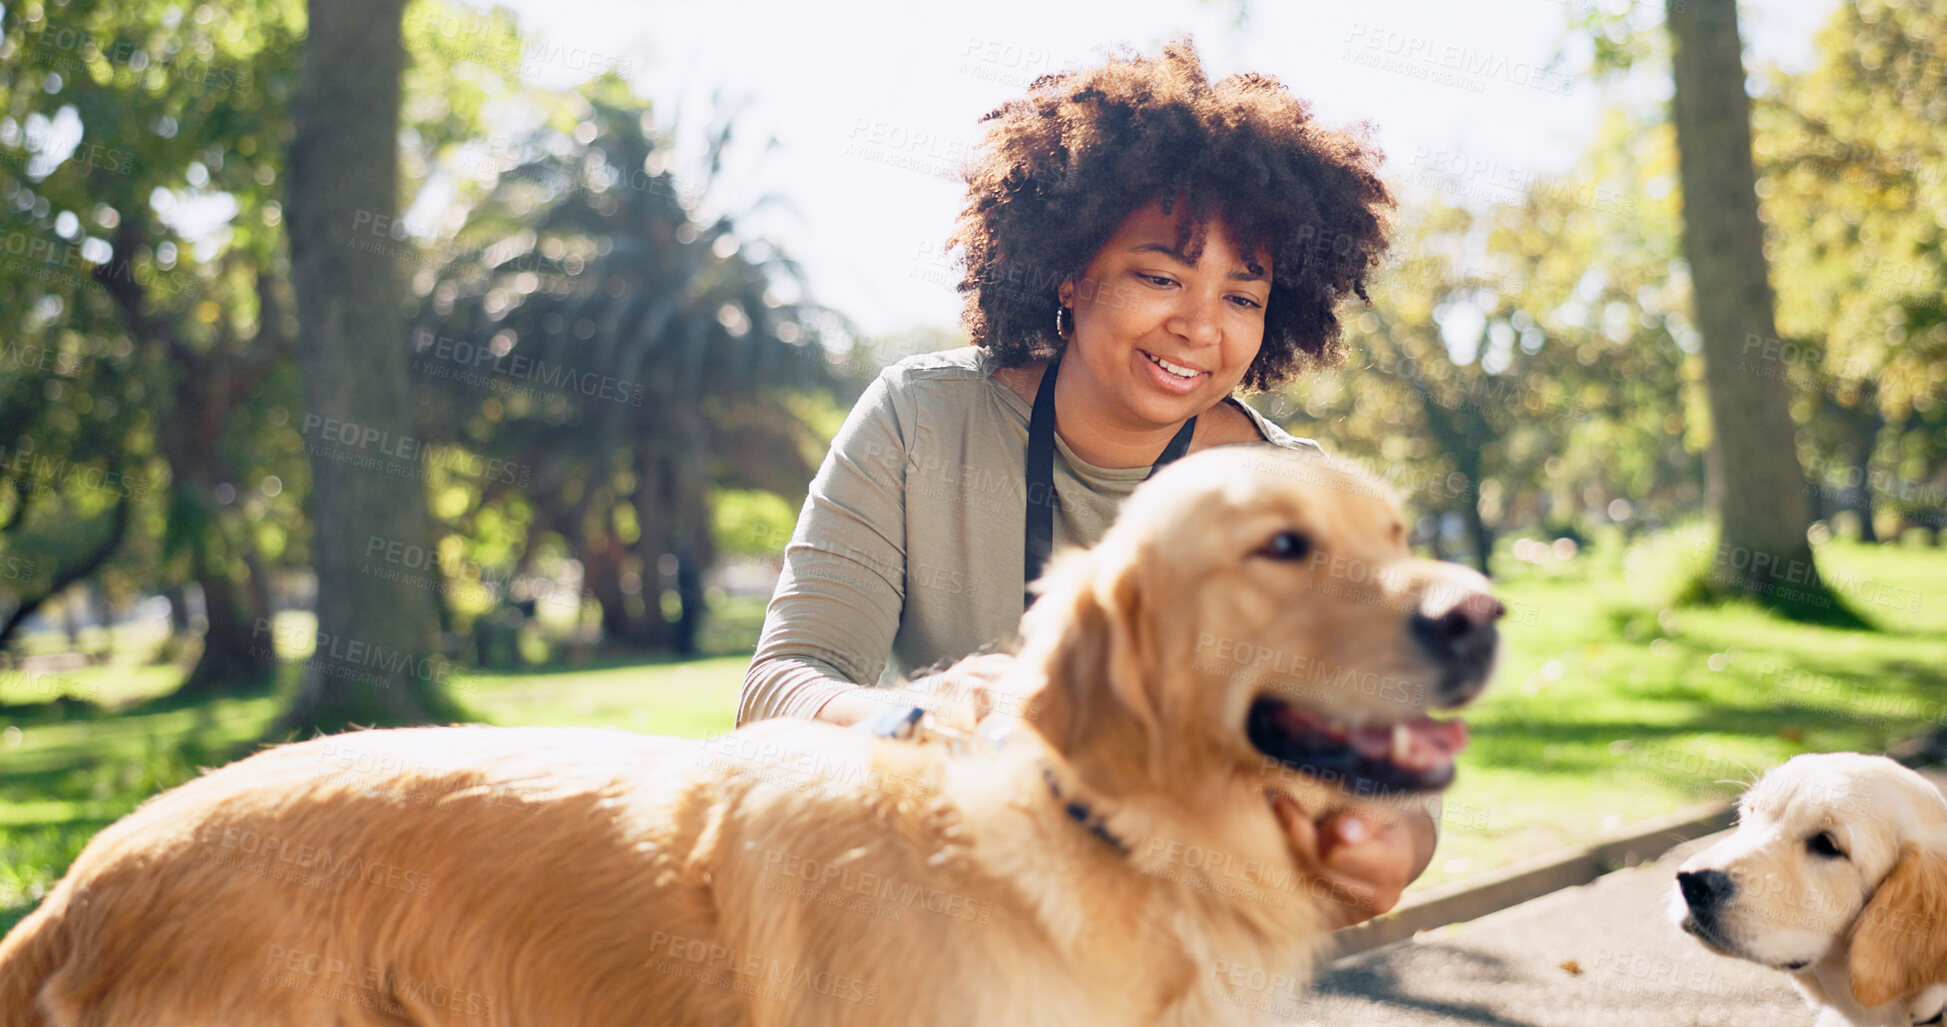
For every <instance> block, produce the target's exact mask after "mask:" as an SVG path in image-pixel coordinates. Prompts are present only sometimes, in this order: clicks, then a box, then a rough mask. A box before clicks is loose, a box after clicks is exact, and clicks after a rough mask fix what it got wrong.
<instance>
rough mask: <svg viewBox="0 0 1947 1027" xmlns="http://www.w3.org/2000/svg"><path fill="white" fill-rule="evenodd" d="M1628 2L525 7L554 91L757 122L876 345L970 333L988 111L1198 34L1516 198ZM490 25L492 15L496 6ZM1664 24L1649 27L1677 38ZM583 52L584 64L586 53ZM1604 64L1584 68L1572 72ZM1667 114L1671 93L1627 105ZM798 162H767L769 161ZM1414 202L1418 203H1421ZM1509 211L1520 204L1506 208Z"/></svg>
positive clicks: (1793, 0)
mask: <svg viewBox="0 0 1947 1027" xmlns="http://www.w3.org/2000/svg"><path fill="white" fill-rule="evenodd" d="M1627 2H1628V0H1331V2H1325V0H1253V2H1252V3H1251V5H1250V8H1251V9H1250V16H1249V20H1248V21H1247V22H1246V23H1245V24H1244V25H1243V27H1241V28H1240V27H1239V26H1238V24H1237V20H1236V7H1235V6H1234V5H1233V4H1231V3H1227V2H1224V0H1215V2H1208V3H1202V2H1197V0H1116V2H1108V0H986V2H984V3H979V4H941V3H932V2H928V0H844V2H827V3H817V2H807V0H651V2H642V0H501V5H502V6H506V7H508V8H510V9H512V10H513V11H514V12H515V13H516V15H517V16H518V18H519V19H520V21H521V24H522V26H523V28H524V30H525V31H526V32H528V33H529V34H530V36H538V37H539V38H540V39H542V40H544V41H545V42H546V44H547V46H546V48H545V49H541V50H534V51H531V59H530V61H529V63H528V64H527V66H526V71H527V72H528V74H529V78H530V80H532V81H534V82H536V83H538V84H543V85H551V86H559V85H567V84H572V83H573V82H575V81H578V80H580V79H583V78H586V77H587V76H588V73H589V69H590V68H591V65H593V64H596V63H603V62H602V61H595V60H591V56H590V55H591V54H599V55H603V56H604V57H605V58H612V59H613V60H615V61H617V62H626V64H627V69H628V73H629V75H630V78H631V80H632V81H633V82H634V83H635V84H636V85H637V87H638V89H639V91H641V92H642V93H643V94H645V95H647V96H649V97H651V98H652V99H653V100H654V101H655V102H656V104H657V106H658V118H659V119H661V120H663V121H664V122H665V124H667V122H668V121H669V119H670V118H671V117H672V115H675V114H677V113H680V115H681V118H682V120H683V122H684V123H685V129H686V131H685V133H684V134H685V136H686V137H690V138H688V139H686V141H685V143H686V145H688V146H690V147H691V152H696V150H695V147H696V145H697V144H695V143H694V141H693V139H694V134H695V131H696V130H697V129H700V128H701V127H702V123H703V122H705V121H706V120H708V118H709V116H710V110H711V104H712V99H711V98H712V95H713V94H715V93H719V92H720V95H721V96H722V97H724V99H725V100H727V101H731V102H740V103H741V104H742V106H741V109H740V110H739V111H738V114H737V120H736V124H737V127H738V138H740V139H741V140H743V141H744V143H745V144H746V145H745V146H743V147H742V148H741V152H733V154H732V156H731V159H730V164H731V165H732V167H733V169H734V170H735V171H736V175H735V177H734V178H732V179H730V180H729V181H728V182H727V183H726V185H728V186H729V188H728V189H727V190H726V192H725V194H724V195H723V196H720V197H718V199H720V200H723V201H725V204H726V205H727V206H729V207H730V208H731V209H732V210H735V209H737V208H739V207H741V206H745V205H747V204H748V203H749V202H750V201H752V200H754V199H755V198H756V197H758V196H760V195H764V194H767V193H768V194H777V195H780V196H782V197H783V198H784V200H785V201H786V207H787V208H788V212H787V211H779V210H773V211H769V212H766V213H763V214H761V215H760V216H758V217H754V218H751V219H748V220H746V221H744V222H743V230H744V232H745V234H746V235H763V236H766V237H768V238H771V239H774V240H777V241H778V242H779V243H780V244H781V245H782V246H783V247H784V248H785V249H786V251H787V252H789V253H790V254H791V255H792V256H793V257H794V258H796V259H797V260H798V261H799V263H801V264H802V265H804V266H805V268H806V269H807V272H808V275H809V278H810V280H811V288H812V292H813V295H814V296H815V298H817V299H818V300H819V301H821V302H823V303H825V304H826V305H828V306H831V307H833V308H836V309H838V310H840V311H842V312H843V313H845V314H846V315H848V316H850V317H851V318H852V319H853V320H854V322H855V323H856V324H857V325H858V326H859V327H860V328H861V330H863V331H864V332H865V333H866V334H867V335H876V334H881V333H887V332H891V331H896V330H900V329H903V328H908V327H913V326H920V325H932V326H937V327H941V328H951V327H953V326H954V325H955V323H956V321H957V318H958V312H959V300H958V297H957V296H956V295H955V294H954V292H953V288H952V283H953V280H954V275H953V274H952V272H951V269H950V268H949V266H948V265H947V262H946V259H945V258H944V257H942V256H940V255H939V250H940V246H941V243H942V241H943V240H944V238H945V236H946V233H947V231H948V230H949V228H950V226H951V224H952V221H953V218H954V215H955V214H956V212H957V211H958V209H959V204H960V200H961V197H962V195H963V194H964V186H963V185H961V184H960V183H959V182H958V180H957V178H956V176H955V174H954V169H955V167H956V165H957V164H958V162H959V161H961V160H962V159H963V158H964V157H965V156H966V153H967V150H968V148H969V147H971V146H973V145H974V143H975V142H976V141H977V140H978V139H979V138H980V126H979V125H978V123H977V122H978V119H979V117H980V115H981V114H983V113H985V112H986V111H988V110H990V109H992V108H993V107H995V106H997V105H998V104H1000V103H1001V102H1003V101H1006V100H1008V99H1010V98H1013V97H1015V96H1018V95H1021V93H1022V92H1023V91H1024V89H1025V86H1026V84H1027V83H1028V81H1030V80H1031V79H1033V78H1034V77H1035V76H1036V75H1039V74H1042V73H1045V72H1049V71H1058V70H1061V69H1062V68H1064V67H1069V66H1075V65H1086V64H1091V63H1095V62H1096V61H1097V60H1098V59H1099V57H1100V55H1102V54H1104V53H1106V52H1108V51H1109V50H1110V49H1113V48H1115V47H1118V46H1123V45H1129V46H1134V47H1136V48H1137V49H1139V50H1142V51H1145V52H1154V51H1155V50H1156V49H1157V47H1158V46H1159V45H1160V44H1161V42H1162V41H1164V40H1166V39H1167V38H1169V37H1170V36H1172V35H1174V34H1176V33H1179V32H1183V31H1188V32H1191V33H1193V34H1194V36H1195V38H1196V41H1197V44H1198V48H1199V50H1200V51H1201V53H1202V54H1203V58H1204V63H1205V66H1206V70H1208V71H1209V72H1211V73H1212V75H1213V77H1216V76H1221V75H1223V74H1228V73H1230V72H1233V71H1241V70H1253V71H1260V72H1265V73H1269V74H1272V75H1276V76H1277V77H1278V78H1280V79H1282V80H1283V81H1284V82H1285V84H1286V85H1287V86H1289V87H1290V88H1291V90H1292V91H1293V92H1294V93H1295V94H1296V95H1298V96H1301V97H1305V98H1307V99H1309V100H1311V101H1312V103H1313V109H1314V111H1315V112H1316V113H1317V115H1318V116H1319V117H1320V118H1321V119H1322V120H1323V121H1324V122H1326V123H1327V124H1333V125H1346V124H1350V123H1352V122H1356V121H1362V120H1363V121H1370V122H1371V123H1372V124H1373V125H1374V127H1375V129H1376V131H1377V137H1378V139H1379V141H1380V143H1381V145H1382V147H1383V148H1384V149H1385V151H1386V154H1387V161H1386V170H1385V174H1387V175H1388V177H1389V178H1390V179H1392V180H1395V181H1398V180H1402V179H1408V178H1410V177H1411V176H1413V175H1414V174H1415V173H1416V172H1419V171H1422V170H1425V169H1427V168H1432V167H1440V168H1444V169H1446V170H1448V171H1455V172H1457V171H1460V169H1462V168H1468V169H1473V170H1472V172H1471V173H1468V174H1465V175H1463V181H1465V182H1467V183H1468V186H1469V192H1470V193H1471V194H1472V195H1474V196H1475V197H1476V198H1481V197H1486V198H1490V199H1491V198H1494V197H1495V194H1496V190H1497V188H1500V187H1497V186H1496V185H1495V184H1494V183H1496V182H1503V183H1505V182H1508V181H1518V180H1520V179H1521V178H1525V177H1526V176H1527V175H1531V174H1552V173H1555V172H1558V171H1560V170H1562V169H1564V168H1566V167H1567V166H1568V164H1569V163H1570V162H1571V161H1572V160H1573V159H1574V157H1575V156H1576V154H1577V153H1578V152H1579V151H1580V150H1581V149H1582V148H1583V147H1584V146H1586V145H1587V144H1588V143H1589V142H1590V141H1591V139H1592V138H1593V131H1594V124H1595V116H1596V112H1597V110H1598V109H1599V107H1600V105H1601V102H1602V90H1601V88H1600V87H1598V86H1597V85H1595V84H1594V83H1593V82H1591V81H1588V80H1577V79H1573V78H1570V77H1567V76H1566V75H1565V74H1562V73H1557V72H1552V71H1547V70H1545V69H1546V68H1547V67H1548V65H1549V64H1550V62H1551V60H1552V59H1553V58H1554V56H1555V54H1556V52H1557V51H1558V50H1559V49H1560V48H1561V47H1562V45H1563V41H1564V39H1565V37H1566V36H1567V33H1566V31H1565V29H1566V26H1567V25H1568V23H1569V21H1570V20H1571V18H1573V17H1575V16H1577V15H1579V14H1581V13H1583V12H1585V11H1586V10H1587V9H1588V8H1589V7H1590V6H1591V5H1599V6H1601V7H1603V8H1604V9H1616V8H1620V7H1621V6H1623V5H1624V4H1626V3H1627ZM480 6H482V7H484V6H487V4H486V3H485V0H480ZM1836 6H1837V4H1836V2H1835V0H1744V2H1743V3H1742V4H1741V5H1740V9H1741V20H1742V30H1743V34H1744V38H1745V41H1746V46H1747V49H1748V54H1749V55H1748V57H1747V67H1750V68H1752V69H1753V70H1755V69H1757V68H1760V67H1763V66H1765V65H1768V64H1774V63H1775V64H1779V65H1782V66H1784V67H1786V68H1790V69H1798V68H1803V67H1804V66H1806V65H1807V64H1808V63H1809V60H1810V56H1811V42H1812V36H1813V33H1814V32H1815V31H1816V30H1817V28H1818V27H1819V26H1820V25H1821V24H1823V23H1824V21H1825V19H1826V17H1827V16H1828V15H1829V14H1830V13H1831V11H1832V10H1834V9H1835V8H1836ZM1660 7H1661V4H1660V3H1658V4H1652V5H1651V7H1650V8H1649V9H1647V10H1643V11H1638V12H1637V14H1638V15H1639V16H1640V18H1641V20H1642V21H1643V22H1644V23H1645V24H1649V25H1656V24H1657V22H1658V19H1659V18H1660V15H1659V14H1658V11H1659V10H1660ZM577 51H581V52H580V53H578V52H577ZM1584 64H1585V57H1584V52H1582V51H1575V50H1571V51H1570V53H1569V55H1568V56H1567V59H1566V60H1565V61H1564V62H1563V64H1562V66H1561V67H1563V68H1564V69H1565V70H1567V71H1573V70H1575V69H1578V68H1580V67H1582V66H1583V65H1584ZM1615 88H1624V89H1628V90H1631V91H1632V95H1642V96H1652V95H1657V93H1656V92H1655V91H1658V90H1666V89H1667V85H1665V84H1664V83H1662V82H1660V81H1657V80H1654V79H1652V78H1650V77H1648V76H1639V77H1638V79H1637V80H1635V81H1633V82H1631V83H1629V84H1627V85H1624V86H1620V87H1615ZM773 136H774V137H775V138H776V139H777V142H778V146H777V147H776V148H775V149H772V150H770V151H769V152H764V151H763V149H762V146H761V144H762V142H763V141H764V140H765V139H766V138H769V137H773ZM1408 191H1409V192H1410V190H1408ZM1502 191H1505V190H1504V189H1503V190H1502Z"/></svg>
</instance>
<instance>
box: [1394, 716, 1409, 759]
mask: <svg viewBox="0 0 1947 1027" xmlns="http://www.w3.org/2000/svg"><path fill="white" fill-rule="evenodd" d="M1412 755H1413V732H1411V731H1408V730H1407V729H1406V725H1405V724H1394V725H1393V762H1394V763H1405V762H1406V761H1407V758H1408V757H1410V756H1412Z"/></svg>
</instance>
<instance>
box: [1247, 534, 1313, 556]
mask: <svg viewBox="0 0 1947 1027" xmlns="http://www.w3.org/2000/svg"><path fill="white" fill-rule="evenodd" d="M1258 555H1260V556H1268V557H1270V558H1271V559H1273V560H1303V559H1304V558H1305V557H1307V556H1310V555H1312V540H1311V539H1309V538H1307V537H1306V536H1305V535H1304V533H1303V532H1297V531H1281V532H1278V533H1277V534H1276V535H1273V536H1271V540H1270V541H1269V542H1266V543H1265V544H1264V548H1263V549H1260V550H1258Z"/></svg>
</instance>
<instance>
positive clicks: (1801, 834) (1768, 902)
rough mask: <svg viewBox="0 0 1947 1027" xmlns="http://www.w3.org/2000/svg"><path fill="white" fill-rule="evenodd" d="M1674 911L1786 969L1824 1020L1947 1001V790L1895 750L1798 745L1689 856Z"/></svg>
mask: <svg viewBox="0 0 1947 1027" xmlns="http://www.w3.org/2000/svg"><path fill="white" fill-rule="evenodd" d="M1672 911H1673V914H1674V916H1675V917H1676V919H1677V922H1678V924H1679V926H1681V927H1682V928H1683V929H1684V930H1685V931H1687V932H1689V933H1690V934H1691V935H1693V936H1695V937H1696V939H1697V940H1698V941H1700V942H1702V943H1703V944H1704V945H1705V946H1707V947H1708V948H1710V949H1712V950H1714V951H1716V952H1718V953H1721V954H1723V955H1727V956H1735V957H1737V958H1739V959H1748V960H1750V961H1752V962H1754V963H1759V964H1761V965H1764V966H1769V967H1773V968H1775V969H1778V970H1783V971H1785V972H1787V973H1789V974H1791V976H1792V981H1793V983H1795V984H1796V985H1797V986H1798V990H1799V991H1800V993H1802V994H1803V995H1804V996H1805V998H1806V1000H1807V1001H1809V1002H1810V1003H1812V1004H1813V1005H1814V1006H1816V1007H1818V1008H1819V1010H1820V1012H1819V1017H1818V1027H1846V1025H1850V1027H1880V1025H1886V1027H1909V1025H1911V1024H1920V1023H1929V1024H1937V1023H1940V1022H1941V1021H1942V1010H1943V1009H1947V799H1943V798H1942V797H1941V794H1940V791H1939V790H1938V789H1936V788H1935V787H1934V786H1933V785H1931V784H1929V783H1927V780H1926V779H1925V778H1923V777H1921V776H1920V775H1919V774H1916V773H1914V772H1913V771H1911V770H1908V769H1906V768H1905V767H1902V766H1900V765H1899V764H1898V763H1895V762H1893V761H1892V760H1890V759H1887V758H1886V757H1884V756H1861V755H1859V754H1858V753H1850V752H1839V753H1828V754H1823V755H1805V756H1794V757H1792V758H1791V759H1790V760H1787V761H1786V762H1785V763H1784V764H1783V765H1782V766H1780V767H1778V768H1777V769H1775V770H1773V771H1771V772H1770V773H1768V774H1766V775H1765V776H1764V778H1763V779H1762V780H1760V781H1759V782H1758V783H1757V784H1756V785H1755V786H1753V787H1752V788H1751V790H1750V791H1748V792H1746V793H1745V794H1744V796H1743V798H1741V799H1740V800H1739V801H1738V824H1737V828H1736V830H1734V831H1732V832H1731V834H1730V835H1729V836H1728V837H1726V838H1725V839H1724V840H1723V841H1720V842H1718V843H1717V844H1716V845H1713V846H1712V847H1710V848H1709V849H1707V850H1705V851H1703V852H1701V853H1698V854H1697V855H1695V856H1693V857H1691V858H1690V859H1688V860H1686V861H1685V862H1684V864H1683V866H1682V867H1681V868H1679V870H1678V872H1677V892H1676V895H1675V896H1674V901H1673V903H1672Z"/></svg>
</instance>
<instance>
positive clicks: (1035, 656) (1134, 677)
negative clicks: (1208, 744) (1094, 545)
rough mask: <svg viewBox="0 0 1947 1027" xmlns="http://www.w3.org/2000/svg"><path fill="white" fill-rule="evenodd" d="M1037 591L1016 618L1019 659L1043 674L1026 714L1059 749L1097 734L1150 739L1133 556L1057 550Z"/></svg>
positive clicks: (1151, 709)
mask: <svg viewBox="0 0 1947 1027" xmlns="http://www.w3.org/2000/svg"><path fill="white" fill-rule="evenodd" d="M1040 592H1041V596H1040V598H1039V599H1036V600H1035V603H1034V606H1033V607H1032V608H1031V609H1029V611H1028V615H1027V617H1026V619H1025V620H1024V621H1023V623H1022V634H1023V639H1022V650H1021V657H1022V659H1024V660H1029V661H1032V662H1034V663H1036V664H1037V665H1038V666H1039V668H1040V669H1041V670H1042V672H1043V674H1044V675H1045V677H1046V682H1045V684H1044V685H1043V686H1042V689H1041V691H1040V692H1039V693H1038V694H1037V695H1036V696H1035V697H1034V698H1033V699H1032V700H1031V702H1030V704H1029V714H1028V719H1029V720H1030V721H1032V722H1033V723H1034V724H1035V726H1036V727H1037V728H1039V729H1040V731H1041V734H1042V736H1043V737H1045V738H1046V739H1047V740H1048V741H1049V743H1050V744H1052V745H1054V747H1055V748H1056V749H1057V750H1059V751H1061V752H1063V753H1071V752H1074V751H1075V750H1076V749H1078V748H1079V747H1080V746H1081V745H1082V743H1083V741H1084V739H1085V738H1086V737H1087V736H1089V735H1092V734H1099V733H1102V732H1116V733H1121V734H1128V735H1134V734H1137V733H1141V734H1146V735H1147V736H1148V738H1147V739H1145V740H1144V741H1145V743H1147V742H1150V741H1153V740H1155V739H1156V738H1157V737H1158V733H1157V731H1156V710H1155V706H1154V704H1153V702H1152V701H1151V698H1150V696H1149V693H1148V690H1147V688H1146V687H1145V682H1144V676H1143V675H1144V668H1145V666H1146V665H1147V663H1146V661H1145V659H1144V651H1143V648H1142V639H1143V634H1142V627H1141V622H1142V612H1143V601H1142V590H1141V585H1140V582H1139V579H1138V575H1137V571H1136V566H1135V561H1133V560H1127V559H1119V558H1117V557H1116V556H1115V555H1114V554H1112V553H1110V552H1109V551H1107V550H1103V549H1097V550H1071V551H1068V552H1065V553H1061V554H1058V555H1057V556H1056V557H1055V559H1054V560H1052V561H1051V562H1050V563H1049V566H1048V571H1047V573H1046V574H1044V575H1043V576H1042V579H1041V588H1040Z"/></svg>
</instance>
